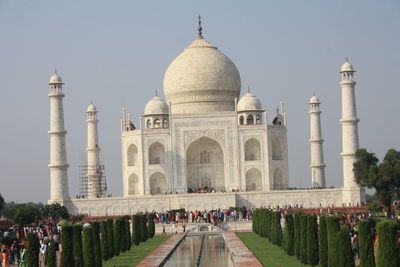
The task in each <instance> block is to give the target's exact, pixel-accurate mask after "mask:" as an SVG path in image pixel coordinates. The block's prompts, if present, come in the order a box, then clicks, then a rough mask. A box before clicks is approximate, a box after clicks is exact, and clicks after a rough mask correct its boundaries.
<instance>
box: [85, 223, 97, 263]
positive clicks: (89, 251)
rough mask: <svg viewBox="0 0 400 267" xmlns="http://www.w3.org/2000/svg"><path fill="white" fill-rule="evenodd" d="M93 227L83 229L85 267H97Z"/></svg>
mask: <svg viewBox="0 0 400 267" xmlns="http://www.w3.org/2000/svg"><path fill="white" fill-rule="evenodd" d="M93 236H94V235H93V226H86V227H84V228H83V262H84V264H85V265H84V266H85V267H96V252H95V246H94V238H93Z"/></svg>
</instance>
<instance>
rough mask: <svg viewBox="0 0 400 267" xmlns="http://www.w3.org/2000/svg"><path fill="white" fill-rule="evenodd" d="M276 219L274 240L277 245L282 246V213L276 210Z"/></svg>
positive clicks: (274, 217)
mask: <svg viewBox="0 0 400 267" xmlns="http://www.w3.org/2000/svg"><path fill="white" fill-rule="evenodd" d="M273 219H274V223H273V225H274V231H273V232H274V241H275V245H278V246H280V247H281V246H282V227H281V213H280V212H274V215H273Z"/></svg>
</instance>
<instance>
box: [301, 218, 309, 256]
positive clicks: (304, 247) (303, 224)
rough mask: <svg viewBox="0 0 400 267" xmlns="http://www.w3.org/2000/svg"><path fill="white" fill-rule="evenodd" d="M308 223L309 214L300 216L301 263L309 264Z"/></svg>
mask: <svg viewBox="0 0 400 267" xmlns="http://www.w3.org/2000/svg"><path fill="white" fill-rule="evenodd" d="M307 221H308V214H302V215H301V216H300V261H301V262H302V263H303V264H307Z"/></svg>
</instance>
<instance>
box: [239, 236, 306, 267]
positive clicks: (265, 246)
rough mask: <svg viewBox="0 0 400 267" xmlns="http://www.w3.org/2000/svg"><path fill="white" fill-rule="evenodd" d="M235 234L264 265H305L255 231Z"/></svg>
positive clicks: (287, 266)
mask: <svg viewBox="0 0 400 267" xmlns="http://www.w3.org/2000/svg"><path fill="white" fill-rule="evenodd" d="M236 234H237V235H238V236H239V238H240V239H241V240H242V241H243V243H244V244H245V245H246V246H247V247H248V248H249V249H250V250H251V252H253V253H254V255H255V256H256V257H257V259H258V260H259V261H260V262H261V263H262V264H263V265H264V266H267V267H270V266H285V267H297V266H307V265H304V264H302V263H301V262H300V261H299V260H297V259H296V257H294V256H288V255H287V254H286V253H285V252H284V251H283V249H282V248H281V247H278V246H275V245H272V244H271V243H270V242H269V241H268V239H266V238H262V237H260V236H259V235H257V234H255V233H236Z"/></svg>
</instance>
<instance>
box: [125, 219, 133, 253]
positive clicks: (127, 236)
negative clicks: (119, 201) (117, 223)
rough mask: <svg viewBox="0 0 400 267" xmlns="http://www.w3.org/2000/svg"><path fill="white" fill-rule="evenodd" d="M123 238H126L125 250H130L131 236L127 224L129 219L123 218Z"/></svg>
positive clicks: (129, 226) (129, 227) (128, 224)
mask: <svg viewBox="0 0 400 267" xmlns="http://www.w3.org/2000/svg"><path fill="white" fill-rule="evenodd" d="M125 236H126V250H130V249H131V246H132V238H131V237H132V234H131V225H130V222H129V217H128V216H126V217H125Z"/></svg>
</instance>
